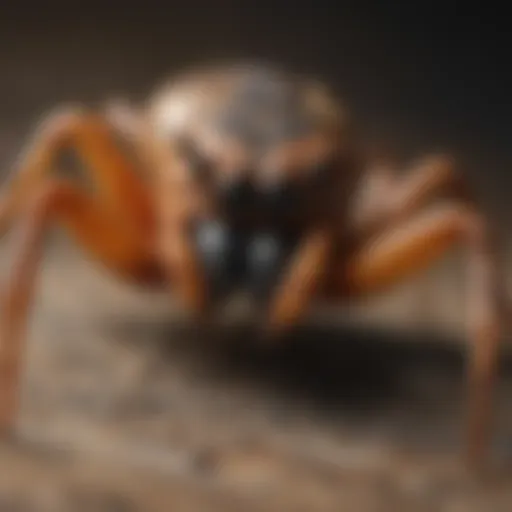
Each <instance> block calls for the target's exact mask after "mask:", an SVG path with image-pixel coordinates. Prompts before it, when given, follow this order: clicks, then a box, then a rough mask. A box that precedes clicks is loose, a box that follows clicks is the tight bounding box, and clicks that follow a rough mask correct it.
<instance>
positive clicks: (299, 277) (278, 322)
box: [266, 227, 334, 333]
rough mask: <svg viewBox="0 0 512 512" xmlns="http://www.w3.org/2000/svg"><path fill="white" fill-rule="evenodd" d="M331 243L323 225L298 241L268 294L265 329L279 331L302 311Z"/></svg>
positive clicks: (331, 236) (324, 265) (316, 286)
mask: <svg viewBox="0 0 512 512" xmlns="http://www.w3.org/2000/svg"><path fill="white" fill-rule="evenodd" d="M333 244H334V233H333V232H332V231H331V230H330V229H329V228H327V227H326V228H318V229H315V230H312V231H311V232H308V233H306V235H305V236H304V237H303V238H302V240H301V241H300V242H299V246H298V248H297V249H296V250H295V251H294V253H293V254H292V256H291V258H290V260H289V263H288V265H287V267H286V269H285V272H284V273H283V276H282V278H281V280H280V281H279V283H278V286H277V290H276V292H275V293H274V295H273V296H272V298H271V301H270V307H269V310H268V312H269V313H268V318H267V320H266V321H267V327H268V330H269V332H274V333H279V332H283V331H284V330H286V329H287V328H289V327H292V326H293V325H294V324H296V322H297V321H298V320H300V319H301V317H302V315H303V314H305V312H306V311H307V309H308V306H309V305H310V302H311V300H312V299H313V298H314V296H315V294H316V293H317V292H318V290H319V288H320V287H321V285H322V284H323V276H324V273H325V272H326V269H327V265H328V263H329V261H330V257H331V254H332V249H333Z"/></svg>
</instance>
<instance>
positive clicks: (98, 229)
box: [0, 111, 159, 430]
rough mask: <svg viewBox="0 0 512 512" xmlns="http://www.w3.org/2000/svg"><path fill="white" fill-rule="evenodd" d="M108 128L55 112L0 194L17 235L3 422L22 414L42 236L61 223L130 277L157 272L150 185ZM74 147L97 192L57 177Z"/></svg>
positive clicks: (1, 360) (92, 118)
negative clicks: (56, 167) (58, 162)
mask: <svg viewBox="0 0 512 512" xmlns="http://www.w3.org/2000/svg"><path fill="white" fill-rule="evenodd" d="M111 135H112V134H111V133H110V128H109V126H108V125H107V123H105V122H104V120H103V119H102V118H101V117H100V116H98V115H94V114H89V113H85V112H84V113H81V112H76V111H64V112H58V113H56V114H54V115H50V116H49V117H48V118H47V119H46V120H45V121H44V122H43V123H42V125H41V127H40V129H39V131H38V132H37V134H36V136H35V138H34V140H33V141H32V143H31V144H30V145H29V146H28V148H27V149H26V150H25V151H24V152H23V154H22V155H21V159H20V162H19V165H18V167H17V169H15V173H14V174H13V176H12V180H11V182H10V183H8V184H7V185H6V186H5V188H4V190H3V194H2V196H1V201H0V224H1V225H2V227H3V228H4V230H5V229H6V228H9V227H10V226H11V225H13V224H14V227H15V228H16V231H17V234H18V235H19V238H18V239H17V242H18V244H19V245H18V247H17V251H16V253H15V257H14V262H13V266H12V268H11V269H10V272H9V274H8V279H7V283H6V284H5V285H4V289H3V294H2V301H1V310H0V315H1V317H0V427H1V428H2V429H3V430H10V429H11V428H12V427H13V425H14V423H15V420H16V412H17V401H18V392H19V382H20V374H21V368H22V358H23V352H24V336H25V330H26V324H27V320H28V319H27V315H28V312H29V308H30V303H31V300H32V297H33V288H34V284H35V279H36V274H37V270H38V266H39V261H40V256H41V250H42V245H43V240H44V235H45V233H46V232H47V230H48V229H49V228H50V227H51V226H52V225H53V224H55V223H58V224H62V225H63V226H64V227H66V228H67V230H68V231H69V232H70V233H71V234H72V235H73V236H74V238H75V239H76V240H77V241H78V242H79V243H80V244H81V245H82V246H83V247H84V249H85V250H86V251H87V252H88V253H90V254H92V255H94V256H95V257H96V258H97V259H98V260H99V261H101V262H102V263H103V264H105V266H106V267H108V268H109V269H111V270H112V271H114V272H116V273H117V274H119V275H121V276H122V277H125V278H127V279H130V280H134V281H137V282H148V280H152V279H154V278H158V276H159V269H158V265H157V263H156V261H155V259H154V250H153V246H152V244H153V235H152V233H153V231H154V215H153V210H152V209H153V206H152V202H151V198H150V194H149V191H148V189H147V187H146V184H145V183H144V182H143V180H141V179H140V177H139V176H138V173H137V170H136V169H135V168H134V166H133V164H132V162H131V161H130V160H128V159H127V158H126V157H125V156H124V155H123V154H122V153H120V152H119V150H118V148H117V147H116V145H115V144H114V142H113V140H112V138H111ZM64 147H70V148H72V149H74V150H76V151H77V152H78V153H79V155H80V156H81V157H82V159H83V160H84V161H85V163H86V164H88V165H87V166H86V172H87V174H88V177H90V178H91V181H92V183H93V185H94V188H95V189H96V190H95V193H91V194H89V193H86V191H84V190H82V189H81V188H79V187H78V186H76V185H73V184H70V183H68V182H66V181H63V180H60V179H56V178H54V177H52V176H51V171H52V170H53V169H52V164H53V163H54V160H55V157H56V156H57V155H58V153H59V152H60V150H61V149H63V148H64Z"/></svg>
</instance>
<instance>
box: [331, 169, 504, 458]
mask: <svg viewBox="0 0 512 512" xmlns="http://www.w3.org/2000/svg"><path fill="white" fill-rule="evenodd" d="M443 194H446V195H448V196H451V199H449V200H448V201H447V204H446V205H445V206H437V207H432V208H431V209H430V210H426V211H423V212H422V211H421V210H420V206H423V205H425V204H426V203H427V202H428V201H430V200H432V199H435V198H436V197H438V196H440V195H443ZM387 197H388V198H390V199H391V200H389V201H387V202H383V203H381V204H380V208H381V210H380V214H379V212H374V215H372V216H369V217H367V220H368V222H366V223H362V224H360V225H359V228H360V231H359V232H357V233H356V234H355V237H354V240H353V242H352V245H351V247H350V248H345V250H344V251H343V254H342V255H341V256H340V259H339V260H338V262H337V263H336V264H335V265H334V266H332V267H331V270H330V272H329V276H328V278H327V279H326V282H327V283H328V284H329V289H328V293H327V298H328V299H330V300H350V299H357V298H358V297H361V296H363V295H367V294H372V293H377V292H379V291H385V290H386V289H387V288H388V287H390V286H392V285H395V284H397V283H398V282H399V281H402V280H404V279H405V278H406V277H408V276H410V275H411V274H412V273H415V272H418V271H420V270H422V269H424V268H425V267H426V266H427V265H429V264H430V263H432V262H433V261H434V260H436V259H437V258H439V257H441V256H442V255H443V254H444V253H445V252H446V251H447V250H448V249H449V248H451V247H452V246H454V245H455V244H457V243H462V244H464V245H465V246H466V248H467V250H468V252H469V268H468V277H467V279H468V285H469V290H468V298H469V309H468V324H469V335H470V339H471V357H470V360H469V370H468V374H469V384H470V397H469V419H468V445H467V456H468V459H469V462H470V463H471V464H472V465H473V466H474V467H478V466H481V464H482V463H483V460H484V457H485V455H486V452H487V450H488V448H489V440H490V425H491V413H492V407H491V404H492V390H493V383H494V380H495V377H496V366H497V357H498V347H499V341H500V337H501V334H502V328H503V324H504V321H505V318H504V317H503V313H504V312H505V311H506V310H505V308H504V306H507V305H508V300H507V298H506V291H505V289H504V280H503V276H502V273H501V271H500V265H499V261H498V248H497V247H496V240H495V236H494V234H493V230H492V227H491V226H490V225H489V223H488V222H487V220H486V218H485V216H484V215H483V214H482V212H481V210H480V208H479V207H477V206H476V205H475V203H474V201H472V200H470V199H469V194H468V193H467V186H466V185H465V183H464V181H463V180H462V178H461V177H460V176H458V175H457V174H455V173H454V171H453V168H452V167H451V166H450V165H449V161H448V160H446V159H432V160H429V161H426V162H423V163H422V165H421V166H420V167H419V168H417V169H416V171H415V172H413V173H411V174H410V175H409V176H407V177H405V178H403V179H395V180H394V182H393V181H389V188H388V190H387ZM375 213H377V214H378V215H375ZM406 214H407V215H406ZM379 216H380V219H378V217H379ZM375 220H379V222H375ZM370 228H371V229H370Z"/></svg>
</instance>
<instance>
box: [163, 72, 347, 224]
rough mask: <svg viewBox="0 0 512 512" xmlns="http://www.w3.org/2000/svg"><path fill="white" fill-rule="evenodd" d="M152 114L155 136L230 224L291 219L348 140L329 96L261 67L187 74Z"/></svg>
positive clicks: (322, 182) (323, 182)
mask: <svg viewBox="0 0 512 512" xmlns="http://www.w3.org/2000/svg"><path fill="white" fill-rule="evenodd" d="M153 112H154V120H155V126H156V127H157V130H158V131H159V134H161V135H162V136H163V137H166V138H167V139H168V141H169V144H172V145H173V148H174V149H175V153H176V154H177V155H178V157H179V158H180V159H181V160H182V162H183V163H184V165H185V166H186V167H187V168H188V172H189V174H190V176H191V177H192V178H193V179H196V180H198V181H201V182H202V183H203V184H204V185H205V186H207V187H208V189H209V191H210V192H211V193H212V195H213V196H214V197H215V199H216V202H217V204H218V205H219V206H220V209H221V210H222V211H224V213H225V214H226V215H227V217H229V218H231V219H240V218H242V217H244V216H247V215H249V216H251V215H254V216H263V217H267V218H270V219H273V221H276V220H277V221H278V220H279V219H280V218H282V217H283V216H289V215H294V214H297V213H298V212H300V211H301V210H303V209H304V208H306V207H307V206H308V205H307V204H306V203H308V202H311V201H310V199H311V198H312V197H313V196H314V191H315V190H318V191H324V189H325V188H326V187H327V188H328V187H329V186H332V185H333V183H332V180H333V178H334V175H335V174H336V172H338V171H339V165H337V164H339V156H340V154H342V153H343V152H344V151H345V149H346V148H345V147H343V143H347V141H348V138H347V135H346V133H345V132H346V131H347V130H346V127H347V123H346V122H345V117H344V115H343V112H342V111H341V108H340V106H339V104H338V103H337V102H336V101H335V99H334V97H333V95H331V93H330V92H329V91H327V90H326V89H325V88H324V87H323V86H322V85H321V84H317V83H313V82H312V81H311V80H308V79H305V78H302V77H299V76H296V75H292V74H288V73H284V72H282V71H280V70H276V69H275V68H273V67H269V66H250V65H239V66H229V67H226V68H223V69H218V68H213V69H209V70H206V71H203V72H200V73H195V74H191V75H189V76H188V77H187V78H186V79H184V80H182V81H180V82H177V83H175V84H174V85H173V87H171V88H170V89H168V90H166V91H164V92H163V93H161V94H160V96H158V99H157V101H156V103H155V106H154V109H153ZM320 195H321V194H319V196H320Z"/></svg>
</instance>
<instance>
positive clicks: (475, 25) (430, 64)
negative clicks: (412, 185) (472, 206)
mask: <svg viewBox="0 0 512 512" xmlns="http://www.w3.org/2000/svg"><path fill="white" fill-rule="evenodd" d="M508 32H509V22H508V18H507V16H506V15H505V11H504V8H503V12H499V11H498V10H496V9H494V8H493V6H492V4H490V3H488V2H487V3H486V4H485V10H484V9H483V8H482V7H480V8H479V9H476V8H472V7H471V5H470V4H469V3H464V4H456V3H453V4H452V5H450V3H449V2H444V3H438V4H437V5H436V3H423V2H374V3H372V2H365V1H363V2H340V3H339V5H336V2H332V3H331V5H329V3H327V2H325V3H324V4H322V3H318V2H315V3H313V2H292V1H289V2H270V1H269V2H261V3H260V4H257V3H256V2H246V3H238V2H235V1H220V2H215V4H214V3H213V2H212V3H211V4H209V3H208V2H194V1H189V2H181V3H179V2H164V1H162V2H160V3H159V4H157V3H155V4H154V5H151V4H150V3H144V4H143V3H137V2H124V3H117V4H115V3H110V4H107V3H104V5H101V4H100V3H94V2H86V3H78V2H76V3H72V2H68V3H67V4H64V5H62V6H59V5H58V4H53V5H52V4H49V3H47V4H46V5H45V6H44V7H43V6H42V4H39V6H38V5H37V4H36V3H33V2H16V3H11V4H10V5H9V4H7V5H6V4H5V3H4V4H3V5H2V8H1V14H0V77H1V78H0V141H1V146H0V162H1V163H2V164H4V165H6V164H7V162H9V161H10V159H11V158H12V157H13V156H14V154H15V152H16V151H17V150H18V149H19V145H20V144H21V140H22V138H23V136H25V135H26V134H27V132H28V131H29V128H30V125H31V123H32V122H34V121H35V120H36V119H37V118H38V116H40V115H41V114H42V113H44V112H45V110H47V109H50V108H51V107H52V106H54V105H56V104H59V103H61V102H68V101H77V100H84V101H99V100H101V99H103V98H105V97H108V96H110V95H115V94H120V93H127V94H129V95H131V96H132V97H135V98H142V97H143V96H144V95H145V94H146V93H147V92H149V91H150V90H151V87H153V86H154V85H155V83H158V81H159V80H161V79H162V78H163V77H165V76H166V75H168V74H169V73H172V72H173V71H176V70H179V69H181V68H182V67H186V66H189V65H190V64H194V63H202V62H204V61H208V60H209V59H211V58H214V59H226V58H232V57H234V58H238V57H250V58H265V59H271V60H274V61H277V62H279V63H283V64H285V65H289V66H291V67H293V68H297V69H299V70H303V71H308V72H312V73H315V74H318V75H319V76H321V77H325V78H326V79H328V80H329V81H331V82H332V83H333V84H334V85H335V86H336V87H337V88H338V89H339V90H340V92H341V93H343V94H344V95H345V97H346V98H347V100H348V101H349V103H350V104H351V105H352V108H353V110H354V111H355V113H356V114H357V115H358V116H359V118H360V119H361V120H362V121H363V122H364V123H365V126H366V129H367V131H368V133H369V134H371V136H372V137H374V136H376V135H379V134H380V135H381V136H382V137H385V138H386V139H389V140H391V141H393V142H394V143H395V144H396V145H397V146H399V147H401V148H402V149H407V150H410V151H419V152H423V151H429V150H439V149H440V150H449V151H452V152H454V153H455V154H456V155H457V156H458V157H459V158H461V159H462V161H463V164H464V167H465V168H466V169H467V172H468V174H469V175H470V177H471V179H473V180H474V181H476V186H478V187H479V188H480V189H481V190H482V194H483V196H484V198H485V199H487V200H488V202H489V203H490V207H491V208H494V209H495V210H496V211H497V212H498V213H500V214H501V216H502V218H503V220H505V217H506V212H507V208H506V206H507V204H508V202H509V198H508V190H509V188H508V184H509V182H510V181H511V180H510V178H509V175H510V173H509V172H508V169H509V168H510V167H511V166H510V164H511V157H510V152H509V151H508V149H509V148H508V141H509V137H510V119H511V118H512V102H511V101H510V91H511V85H512V80H511V78H510V76H509V66H510V50H509V43H510V39H511V38H510V36H509V35H508Z"/></svg>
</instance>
